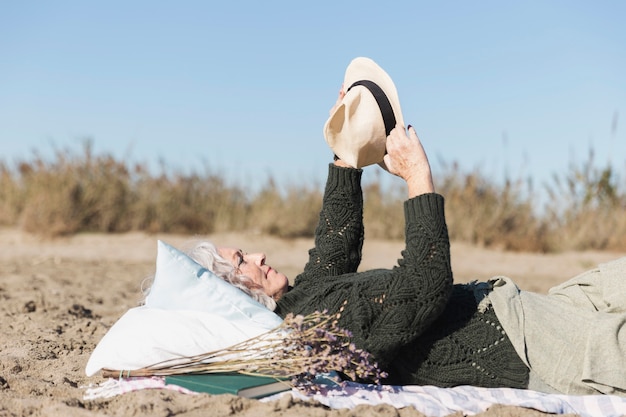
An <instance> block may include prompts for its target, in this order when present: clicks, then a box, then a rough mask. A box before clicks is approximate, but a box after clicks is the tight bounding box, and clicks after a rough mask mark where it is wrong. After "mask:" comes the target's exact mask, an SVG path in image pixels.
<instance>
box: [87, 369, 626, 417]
mask: <svg viewBox="0 0 626 417" xmlns="http://www.w3.org/2000/svg"><path fill="white" fill-rule="evenodd" d="M147 388H161V389H170V390H176V391H179V392H183V393H187V394H194V393H192V392H190V391H188V390H186V389H184V388H181V387H178V386H175V385H166V384H165V380H164V378H159V377H152V378H129V379H109V380H107V381H106V382H104V383H102V384H100V385H98V386H92V387H88V388H87V390H86V391H85V396H84V398H85V400H95V399H98V398H109V397H112V396H116V395H120V394H123V393H126V392H131V391H137V390H140V389H147ZM283 395H292V396H293V397H295V398H301V399H314V400H316V401H319V402H320V403H322V404H324V405H326V406H328V407H330V408H334V409H340V408H349V409H350V408H354V407H356V406H358V405H361V404H367V405H377V404H390V405H392V406H394V407H396V408H403V407H415V409H417V410H418V411H419V412H421V413H423V414H425V415H427V416H432V417H443V416H447V415H450V414H453V413H455V412H458V411H461V412H462V413H463V414H464V415H474V414H477V413H481V412H483V411H485V410H487V408H489V407H491V406H492V405H495V404H502V405H511V406H518V407H524V408H532V409H535V410H539V411H542V412H545V413H553V414H568V413H574V414H578V415H580V416H582V417H620V416H625V415H626V397H619V396H614V395H557V394H544V393H540V392H536V391H530V390H520V389H511V388H478V387H472V386H460V387H455V388H438V387H433V386H416V385H410V386H393V385H383V386H375V385H365V384H358V383H353V382H344V383H342V384H341V385H332V386H331V385H323V386H321V389H320V391H319V393H317V394H304V393H303V392H301V391H298V390H297V389H292V390H291V391H287V392H283V393H279V394H276V395H273V396H270V397H265V398H263V399H262V400H261V401H273V400H276V399H278V398H280V397H281V396H283Z"/></svg>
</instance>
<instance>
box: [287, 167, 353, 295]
mask: <svg viewBox="0 0 626 417" xmlns="http://www.w3.org/2000/svg"><path fill="white" fill-rule="evenodd" d="M362 172H363V171H362V170H360V169H354V168H343V167H338V166H336V165H334V164H330V165H329V167H328V178H327V180H326V188H325V191H324V198H323V201H322V209H321V211H320V216H319V221H318V224H317V228H316V230H315V247H314V248H313V249H311V250H310V251H309V261H308V262H307V264H306V266H305V268H304V272H303V273H302V274H300V276H298V277H296V281H295V282H296V283H298V281H300V280H303V279H318V278H321V277H328V276H336V275H341V274H345V273H348V272H356V270H357V268H358V267H359V264H360V263H361V250H362V248H363V192H362V190H361V175H362Z"/></svg>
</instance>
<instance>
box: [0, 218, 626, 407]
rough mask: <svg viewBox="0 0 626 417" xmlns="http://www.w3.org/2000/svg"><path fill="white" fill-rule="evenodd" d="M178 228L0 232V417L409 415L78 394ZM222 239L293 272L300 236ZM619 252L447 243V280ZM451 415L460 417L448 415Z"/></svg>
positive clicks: (543, 278)
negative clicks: (55, 234)
mask: <svg viewBox="0 0 626 417" xmlns="http://www.w3.org/2000/svg"><path fill="white" fill-rule="evenodd" d="M190 238H191V237H189V236H173V235H165V236H161V235H158V236H157V235H146V234H139V233H133V234H124V235H101V234H81V235H77V236H73V237H68V238H60V239H53V240H46V239H41V238H38V237H35V236H32V235H27V234H24V233H21V232H19V231H17V230H13V229H4V230H0V335H1V336H0V337H1V338H0V417H4V416H35V417H36V416H50V415H59V416H61V415H62V416H209V415H211V416H233V415H235V416H259V415H276V416H299V417H314V416H341V417H346V416H374V415H376V416H420V415H422V414H420V413H418V412H417V411H415V409H412V408H404V409H396V408H394V407H392V406H376V407H371V406H360V407H359V408H358V409H355V410H330V409H328V408H326V407H324V406H322V405H321V404H319V403H315V402H303V401H294V400H291V399H290V398H283V399H281V400H277V401H274V402H269V403H263V402H260V401H257V400H248V399H243V398H238V397H235V396H230V395H221V396H210V395H198V396H190V395H184V394H179V393H175V392H170V391H165V390H144V391H141V392H135V393H129V394H125V395H122V396H118V397H114V398H111V399H106V400H94V401H86V400H83V394H84V391H85V389H84V387H85V386H87V385H88V384H97V383H99V382H101V381H102V379H101V378H100V377H99V376H96V377H91V378H88V377H86V375H85V373H84V368H85V364H86V363H87V360H88V358H89V355H90V353H91V352H92V351H93V349H94V347H95V346H96V344H97V343H98V341H99V340H100V339H101V338H102V336H103V335H104V334H105V333H106V331H107V330H108V329H109V328H110V327H111V325H112V324H113V323H115V321H116V320H117V319H118V318H119V317H120V316H121V315H122V314H124V312H126V310H128V309H129V308H131V307H135V306H136V305H137V304H138V303H139V302H140V300H141V299H142V293H141V289H140V287H141V281H142V280H143V279H144V278H145V277H146V276H149V275H150V274H152V273H153V272H154V262H155V256H156V241H157V239H162V240H165V241H166V242H168V243H170V244H172V245H174V246H180V245H183V244H184V243H185V242H188V241H189V239H190ZM207 238H209V239H211V240H213V241H214V242H217V243H219V244H221V245H233V246H236V247H241V248H243V249H244V250H247V251H263V252H265V253H266V254H267V259H268V263H270V264H271V265H272V266H274V267H275V268H277V269H278V270H280V271H283V272H285V273H286V274H287V275H288V276H290V277H293V276H295V274H297V273H298V272H299V271H300V269H301V267H302V266H303V265H304V263H305V262H306V259H307V250H308V249H309V248H310V246H311V245H312V241H311V240H309V239H300V240H290V241H285V240H279V239H275V238H270V237H264V236H247V235H242V234H239V235H238V234H224V235H217V236H208V237H207ZM401 249H402V244H401V242H385V241H374V242H370V241H366V245H365V248H364V261H363V265H362V267H363V268H374V267H390V266H392V265H393V264H394V263H395V260H396V259H397V258H398V257H399V253H400V250H401ZM623 255H624V254H621V253H607V252H584V253H576V252H571V253H561V254H551V255H541V254H528V253H506V252H501V251H497V250H486V249H482V248H476V247H472V246H468V245H464V244H453V246H452V259H453V270H454V272H455V279H456V280H457V281H459V282H466V281H469V280H473V279H479V280H480V279H485V278H489V277H492V276H494V275H500V274H502V275H507V276H510V277H512V278H514V279H515V280H516V281H517V282H518V283H519V285H520V286H521V287H522V288H525V289H530V290H535V291H540V292H545V291H547V289H548V288H550V287H551V286H553V285H555V284H557V283H559V282H561V281H564V280H565V279H567V278H569V277H572V276H574V275H576V274H578V273H580V272H583V271H585V270H587V269H589V268H591V267H593V266H595V265H596V264H598V263H600V262H605V261H608V260H611V259H615V258H618V257H620V256H623ZM455 415H456V416H460V415H461V414H460V413H458V414H455ZM495 415H498V416H525V417H530V416H538V415H543V414H542V413H540V412H538V411H535V410H528V409H521V408H515V407H502V406H496V407H493V408H491V409H489V410H487V411H486V412H484V413H482V414H480V416H495Z"/></svg>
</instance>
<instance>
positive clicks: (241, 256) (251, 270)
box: [217, 248, 289, 300]
mask: <svg viewBox="0 0 626 417" xmlns="http://www.w3.org/2000/svg"><path fill="white" fill-rule="evenodd" d="M217 252H218V253H219V254H220V255H221V256H222V257H223V258H224V259H226V260H227V261H229V262H230V263H232V264H233V266H234V267H235V268H236V269H237V271H238V272H239V273H240V274H241V275H245V276H247V277H249V278H250V279H252V281H254V283H256V284H258V285H260V286H261V287H262V288H263V290H264V292H265V294H267V295H269V296H270V297H273V298H274V299H275V300H278V299H279V298H280V297H281V296H282V295H283V294H284V293H286V292H287V287H288V285H289V280H288V279H287V277H286V276H285V275H284V274H281V273H280V272H278V271H277V270H275V269H273V268H272V267H271V266H269V265H267V264H266V263H265V254H264V253H244V252H242V251H241V249H234V248H217Z"/></svg>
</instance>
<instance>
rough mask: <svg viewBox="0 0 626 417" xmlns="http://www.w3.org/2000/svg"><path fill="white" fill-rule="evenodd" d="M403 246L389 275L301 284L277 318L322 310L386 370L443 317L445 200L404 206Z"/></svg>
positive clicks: (446, 293) (448, 283)
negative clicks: (336, 321) (399, 350)
mask: <svg viewBox="0 0 626 417" xmlns="http://www.w3.org/2000/svg"><path fill="white" fill-rule="evenodd" d="M404 212H405V220H406V237H405V239H406V246H405V249H404V250H403V251H402V257H401V258H400V259H399V260H398V263H397V265H396V266H395V267H393V268H392V269H391V270H387V269H378V270H370V271H364V272H359V273H348V274H344V275H341V276H331V277H326V278H325V279H324V280H323V281H320V280H316V282H313V281H312V280H305V279H302V280H301V281H300V283H298V282H296V285H295V286H294V288H293V289H292V290H291V291H290V292H288V293H287V294H285V295H284V296H283V297H282V298H281V299H280V300H279V302H278V308H277V313H278V314H281V315H285V314H286V313H289V312H293V313H296V314H308V313H312V312H313V311H316V310H317V311H322V310H327V311H328V312H329V313H330V314H334V315H336V317H337V318H338V322H339V325H340V326H342V327H344V328H347V329H348V330H350V331H351V332H352V335H353V341H354V343H355V344H356V345H357V346H359V347H360V348H363V349H366V350H367V351H369V352H370V353H371V354H373V355H374V357H375V358H376V359H377V360H378V361H379V363H380V364H381V366H383V367H385V366H386V365H388V364H389V363H390V362H391V360H392V359H393V356H394V355H395V354H396V353H397V351H398V349H399V348H400V347H402V346H404V345H406V344H407V343H410V342H411V341H414V340H415V339H416V338H417V337H419V336H420V335H421V334H422V333H423V332H424V331H425V330H426V329H427V328H428V326H430V325H431V324H432V323H433V321H434V320H435V319H437V317H438V316H439V315H440V314H441V313H442V312H443V310H444V308H445V306H446V304H447V301H448V299H449V297H450V294H451V292H452V269H451V265H450V244H449V240H448V232H447V227H446V223H445V216H444V200H443V197H441V196H440V195H438V194H424V195H420V196H417V197H415V198H412V199H409V200H407V201H406V202H405V204H404Z"/></svg>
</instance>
